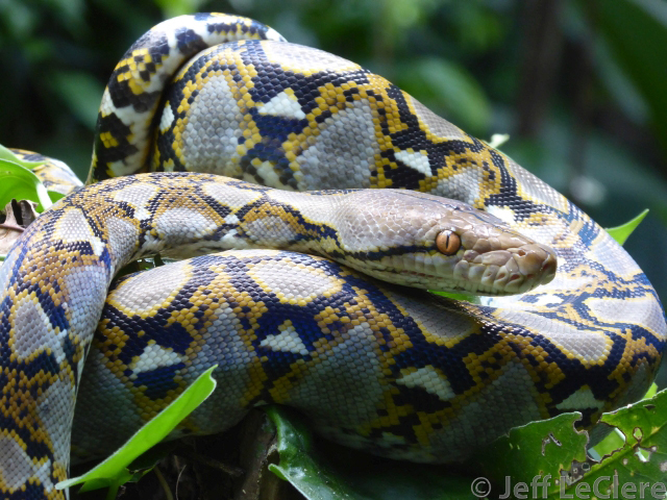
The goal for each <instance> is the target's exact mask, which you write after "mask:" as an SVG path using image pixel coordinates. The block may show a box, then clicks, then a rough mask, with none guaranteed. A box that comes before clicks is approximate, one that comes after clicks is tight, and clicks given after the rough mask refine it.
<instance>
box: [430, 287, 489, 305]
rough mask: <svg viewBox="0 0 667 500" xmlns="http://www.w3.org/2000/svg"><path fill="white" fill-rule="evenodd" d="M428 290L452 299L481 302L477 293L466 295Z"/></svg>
mask: <svg viewBox="0 0 667 500" xmlns="http://www.w3.org/2000/svg"><path fill="white" fill-rule="evenodd" d="M429 292H431V293H433V294H435V295H440V296H441V297H447V298H448V299H452V300H463V301H465V302H470V303H471V304H481V303H482V301H481V299H480V296H479V295H468V294H466V293H452V292H440V291H438V290H429Z"/></svg>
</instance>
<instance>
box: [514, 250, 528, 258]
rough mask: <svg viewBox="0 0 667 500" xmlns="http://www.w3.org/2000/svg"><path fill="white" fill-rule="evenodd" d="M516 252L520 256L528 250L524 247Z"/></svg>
mask: <svg viewBox="0 0 667 500" xmlns="http://www.w3.org/2000/svg"><path fill="white" fill-rule="evenodd" d="M516 254H517V255H518V256H519V257H524V256H525V255H526V251H525V250H523V249H520V250H519V251H518V252H517V253H516Z"/></svg>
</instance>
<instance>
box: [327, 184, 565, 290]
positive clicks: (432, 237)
mask: <svg viewBox="0 0 667 500" xmlns="http://www.w3.org/2000/svg"><path fill="white" fill-rule="evenodd" d="M349 196H350V197H352V198H355V197H359V198H360V199H358V200H354V201H353V200H350V201H351V203H349V204H345V207H343V208H342V209H341V210H340V213H339V215H338V222H337V226H338V228H339V242H340V244H341V246H342V250H343V253H344V254H346V255H347V257H343V260H344V261H345V263H346V264H348V265H350V266H351V267H354V268H356V269H358V270H360V271H362V272H364V273H366V274H369V275H371V276H373V277H376V278H379V279H382V280H383V281H389V282H393V283H397V284H400V285H407V286H413V287H418V288H426V289H431V290H441V291H449V292H466V293H473V294H479V295H510V294H517V293H524V292H527V291H529V290H532V289H533V288H535V287H536V286H538V285H541V284H545V283H548V282H550V281H551V280H552V279H553V278H554V276H555V274H556V263H557V261H556V254H555V252H554V251H553V249H551V248H550V247H548V246H547V245H544V244H542V243H539V242H536V241H534V240H533V239H531V238H528V237H526V236H524V235H522V234H521V233H519V232H517V231H516V230H514V229H513V228H511V227H510V226H509V225H508V224H506V223H505V222H503V221H501V220H500V219H498V218H497V217H495V216H493V215H491V214H489V213H487V212H483V211H481V210H477V209H475V208H473V207H471V206H470V205H467V204H465V203H462V202H459V201H455V200H447V199H444V198H440V197H436V196H432V195H429V194H424V193H415V192H408V191H400V190H388V189H385V190H377V191H365V192H361V191H359V192H352V193H349ZM350 207H354V208H350ZM362 228H364V229H362ZM336 259H338V260H341V258H340V256H339V255H337V256H336Z"/></svg>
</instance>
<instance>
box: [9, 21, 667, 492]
mask: <svg viewBox="0 0 667 500" xmlns="http://www.w3.org/2000/svg"><path fill="white" fill-rule="evenodd" d="M209 46H210V47H211V48H209V49H206V50H203V49H205V48H206V47H209ZM183 63H185V64H184V65H183ZM181 65H183V67H182V68H180V69H179V67H180V66H181ZM176 72H177V73H176ZM174 73H175V76H174V77H173V80H172V75H173V74H174ZM170 80H171V81H170ZM165 87H166V89H165ZM158 105H159V107H160V108H161V109H160V110H159V112H158ZM149 166H150V169H151V170H161V171H167V172H172V171H173V172H174V173H162V174H160V173H155V174H141V175H136V176H131V177H122V178H119V179H113V180H107V181H104V182H100V183H98V184H94V185H92V186H89V187H86V188H83V189H80V190H78V191H76V192H75V193H74V194H72V195H70V196H69V197H68V198H66V199H64V200H62V201H60V202H59V203H58V204H56V205H55V206H54V207H52V208H51V209H50V210H49V211H47V212H46V213H45V214H44V215H42V216H41V217H40V218H39V219H38V220H37V221H36V222H35V223H33V224H32V225H31V226H30V227H29V228H28V230H27V231H26V233H25V234H24V236H23V238H22V239H21V240H20V241H19V243H18V244H17V246H15V247H14V249H13V250H12V251H11V252H10V254H9V255H8V257H7V260H6V262H5V264H4V265H3V266H2V269H1V270H0V290H1V293H2V298H1V302H0V335H1V336H2V340H1V346H2V355H1V356H0V359H1V361H2V372H1V373H2V374H1V377H2V381H1V384H2V388H3V389H2V391H3V392H2V400H1V401H0V410H1V418H2V426H1V429H2V433H1V434H0V476H1V482H0V490H1V491H2V492H3V496H4V497H6V498H21V499H23V498H31V499H32V498H35V499H36V498H61V497H62V495H63V493H62V492H58V491H56V490H55V489H54V485H55V483H56V482H58V481H59V480H61V479H63V478H65V477H66V474H67V467H68V460H69V457H68V456H69V444H70V426H71V419H72V414H73V411H74V402H75V394H76V389H77V388H78V390H79V398H78V399H79V402H78V407H77V418H76V419H75V426H74V431H73V432H74V434H73V449H74V450H75V451H76V452H77V453H80V454H82V455H84V454H86V453H87V454H99V453H102V452H104V451H108V448H109V447H110V446H115V445H116V444H119V440H120V441H122V439H123V438H125V437H127V436H129V435H130V434H131V433H132V432H133V431H134V430H136V428H137V427H138V426H139V425H141V424H142V423H143V422H144V421H146V420H147V419H148V418H150V417H152V416H154V415H155V414H156V413H157V412H158V411H159V410H160V409H161V408H162V407H164V406H165V405H166V404H168V403H169V402H170V401H171V400H173V398H174V397H176V396H177V395H178V394H179V393H180V392H181V391H182V390H183V388H184V387H186V386H187V385H188V384H189V383H190V382H191V381H192V380H194V378H196V376H197V375H198V374H199V373H200V372H201V371H203V370H205V369H206V368H208V367H209V366H210V365H212V364H214V363H218V364H219V365H220V368H219V369H218V371H217V372H216V374H215V376H216V377H217V378H218V379H219V380H220V381H221V382H222V383H221V384H219V385H218V389H217V391H216V392H215V393H214V395H213V396H212V397H211V398H210V399H209V400H208V401H207V402H206V403H205V405H203V406H202V407H201V408H200V409H198V410H197V411H196V412H195V413H194V414H193V415H192V416H191V417H190V418H188V419H187V420H186V421H185V422H184V423H183V424H182V426H181V428H180V430H179V431H178V432H179V433H181V434H182V433H186V432H199V433H205V432H217V431H220V430H224V429H226V428H228V427H230V426H231V425H234V424H235V423H236V422H238V421H239V420H240V419H241V418H242V417H243V415H244V413H245V412H246V411H247V410H248V409H249V408H251V407H253V406H257V405H261V404H265V403H280V404H287V405H290V406H294V407H295V408H297V409H299V410H300V411H302V412H303V413H305V414H306V415H307V416H308V417H309V419H310V420H311V421H312V423H313V426H314V428H315V429H316V430H318V432H320V433H322V434H323V435H325V436H328V437H330V438H331V439H334V440H336V441H338V442H341V443H343V444H346V445H349V446H353V447H357V448H362V449H366V450H369V451H371V452H373V453H377V454H381V455H385V456H390V457H394V458H401V459H408V460H413V461H422V462H447V461H452V460H459V459H463V458H465V457H466V456H468V454H469V453H470V451H471V450H473V449H475V448H478V447H480V446H482V445H483V444H486V443H488V442H490V441H491V440H493V439H494V438H496V437H497V436H499V435H500V434H502V433H503V432H505V431H506V430H508V429H509V428H510V427H512V426H515V425H520V424H524V423H527V422H529V421H531V420H535V419H540V418H545V417H549V416H553V415H556V414H558V413H560V412H563V411H571V410H579V411H581V412H582V413H583V422H582V425H583V427H586V428H590V427H592V425H593V424H594V423H595V421H596V420H597V418H598V417H599V415H600V414H601V412H603V411H606V410H610V409H613V408H616V407H618V406H620V405H623V404H626V403H628V402H632V401H635V400H637V399H638V398H639V397H641V395H643V393H644V392H645V391H646V389H647V387H648V385H649V383H650V381H651V380H652V378H653V375H654V374H655V371H656V369H657V366H658V363H659V360H660V356H661V352H662V350H663V347H664V344H665V338H666V335H667V327H666V325H665V317H664V313H663V310H662V307H661V305H660V302H659V301H658V298H657V296H656V293H655V291H654V289H653V288H652V287H651V285H650V283H649V282H648V280H647V279H646V277H645V275H644V274H643V273H642V271H641V270H640V269H639V268H638V266H637V265H636V264H635V262H634V261H633V260H632V259H631V258H630V257H629V256H628V255H627V254H626V253H625V251H624V250H623V249H622V248H621V247H620V246H619V245H617V244H616V243H615V242H614V241H613V240H612V239H611V238H610V237H609V236H608V235H607V233H606V232H605V231H604V230H602V229H601V228H600V227H599V226H598V225H597V224H596V223H595V222H593V221H592V220H591V219H590V218H589V217H588V216H586V215H585V214H584V213H582V212H581V211H580V210H579V209H578V208H576V207H575V206H574V205H572V204H571V203H569V202H568V201H567V200H566V199H565V198H564V197H563V196H562V195H560V194H559V193H557V192H556V191H555V190H553V189H552V188H550V187H549V186H547V185H546V184H544V183H543V182H542V181H540V180H539V179H537V178H535V177H534V176H533V175H531V174H530V173H528V172H526V171H525V170H523V169H522V168H521V167H519V166H518V165H517V164H516V163H514V162H513V161H512V160H510V159H509V158H507V157H506V156H504V155H503V154H502V153H500V152H498V151H496V150H494V149H493V148H491V147H489V146H488V145H486V144H485V143H483V142H481V141H479V140H477V139H475V138H473V137H471V136H469V135H467V134H466V133H464V132H463V131H461V130H460V129H458V128H457V127H455V126H454V125H452V124H450V123H448V122H447V121H445V120H443V119H442V118H439V117H438V116H436V115H435V114H433V113H432V112H431V111H429V110H428V109H426V108H425V107H424V106H423V105H421V104H420V103H419V102H417V101H416V100H415V99H413V98H412V97H410V96H409V95H407V94H405V93H404V92H402V91H401V90H400V89H398V88H397V87H396V86H394V85H392V84H391V83H389V82H387V81H386V80H384V79H383V78H381V77H379V76H377V75H374V74H372V73H369V72H368V71H366V70H363V69H362V68H360V67H359V66H357V65H356V64H353V63H351V62H349V61H346V60H344V59H341V58H339V57H336V56H333V55H331V54H327V53H324V52H321V51H318V50H314V49H310V48H307V47H301V46H297V45H291V44H288V43H287V42H284V41H283V40H282V38H281V37H280V36H279V35H278V34H277V33H276V32H275V31H273V30H271V29H270V28H267V27H265V26H263V25H261V24H259V23H257V22H255V21H251V20H248V19H244V18H239V17H236V16H226V15H220V14H200V15H197V16H184V17H180V18H176V19H173V20H170V21H167V22H165V23H162V24H160V25H158V26H157V27H155V28H153V29H152V30H151V31H149V32H148V33H147V34H146V35H144V36H143V37H142V38H141V39H140V40H139V41H138V42H137V43H136V44H135V45H133V47H131V48H130V50H129V51H128V53H127V54H126V55H125V56H124V58H123V59H122V60H121V62H120V63H119V64H118V66H117V67H116V69H115V70H114V73H113V75H112V77H111V80H110V82H109V85H108V87H107V90H106V91H105V94H104V97H103V100H102V105H101V107H100V114H99V118H98V134H97V139H96V142H95V151H94V155H93V165H92V167H91V174H90V178H89V180H91V181H99V180H102V179H106V178H108V177H111V176H118V175H128V174H135V173H137V172H140V171H146V170H148V169H149ZM179 171H197V172H208V173H209V174H220V175H225V176H230V177H236V178H242V179H245V180H249V181H252V182H259V183H261V184H264V185H266V186H271V187H274V188H285V189H291V190H299V191H302V190H310V189H325V188H338V189H342V190H339V191H332V192H312V193H293V192H288V191H279V190H275V189H269V188H267V187H258V186H253V185H250V184H247V183H245V182H241V181H238V180H231V179H227V178H221V177H217V176H215V175H209V174H206V173H203V174H194V173H182V172H181V173H179ZM351 187H382V188H387V187H389V188H408V189H412V190H417V191H425V192H429V193H431V194H430V195H429V194H422V193H415V192H409V191H394V190H390V191H354V190H346V188H351ZM432 195H435V196H432ZM438 197H445V198H455V199H458V200H461V201H463V202H465V203H460V202H456V201H449V200H445V199H442V198H438ZM466 204H469V205H471V206H473V207H475V208H477V209H483V210H484V211H486V212H487V213H484V212H479V211H477V210H474V209H473V208H471V207H470V206H468V205H466ZM489 214H491V215H489ZM498 219H501V220H502V221H504V222H501V220H498ZM261 247H264V248H266V247H269V248H281V249H284V250H290V252H285V251H282V252H279V251H269V250H251V249H250V250H249V248H261ZM229 248H236V249H238V250H236V251H232V252H226V253H224V254H218V255H210V256H202V257H198V258H195V259H192V260H186V261H182V262H178V263H175V264H171V265H168V266H164V267H162V268H158V269H155V270H153V271H150V272H147V273H144V274H141V275H137V276H130V277H126V278H123V279H121V280H120V281H119V282H118V283H117V284H116V285H114V288H113V291H112V292H111V294H110V295H109V297H108V298H107V299H106V305H105V304H104V302H105V297H106V295H107V288H108V286H109V284H110V283H111V280H112V277H113V274H114V273H115V272H116V271H117V270H118V268H119V267H120V266H121V265H123V263H125V262H127V261H128V260H130V259H133V258H137V257H140V256H144V255H149V254H153V253H155V252H163V253H167V254H169V253H171V254H173V255H179V256H182V255H188V254H189V255H192V254H193V253H200V252H201V253H203V252H210V251H213V250H216V249H229ZM551 248H553V251H552V250H551ZM295 251H297V252H307V253H319V254H320V255H322V256H323V257H326V258H322V257H313V256H309V255H304V254H303V253H295ZM554 252H555V254H554ZM556 257H557V259H558V270H557V272H556V274H555V278H554V276H553V274H554V269H555V260H556ZM329 259H334V260H336V261H337V262H338V263H334V262H332V260H329ZM341 264H343V265H345V266H349V267H352V268H355V269H357V270H359V271H361V272H364V273H366V274H369V275H372V276H375V277H376V278H380V279H382V280H390V281H392V282H394V283H399V284H408V285H411V286H417V287H422V288H436V289H449V290H467V291H472V292H475V290H479V292H480V293H482V294H499V295H502V294H505V293H519V295H513V296H507V297H493V298H484V299H483V300H482V304H480V305H475V304H469V303H466V302H455V301H452V300H449V299H445V298H442V297H437V296H434V295H432V294H429V293H428V292H426V291H420V290H417V291H415V290H414V289H406V288H403V287H401V286H396V285H389V284H385V283H381V282H379V281H376V280H374V279H371V278H366V277H363V275H360V274H358V273H357V272H355V271H350V270H349V269H348V268H347V267H342V265H341ZM552 278H553V280H552V281H550V280H551V279H552ZM549 281H550V282H549ZM540 283H543V284H541V285H540ZM546 283H548V284H546ZM537 285H540V286H537ZM535 287H536V288H535ZM103 309H104V311H103ZM100 317H102V320H101V321H100V323H99V327H98V336H97V337H96V338H95V341H94V342H93V347H92V351H91V354H90V356H89V359H88V362H87V363H86V369H85V375H84V377H83V378H82V379H81V381H80V383H79V379H80V375H81V373H82V368H83V363H84V358H85V354H86V351H87V350H88V346H89V344H90V342H91V337H92V335H93V330H94V329H95V325H96V324H97V321H98V318H100ZM491 413H492V414H493V418H489V415H490V414H491ZM105 429H108V432H107V431H106V430H105Z"/></svg>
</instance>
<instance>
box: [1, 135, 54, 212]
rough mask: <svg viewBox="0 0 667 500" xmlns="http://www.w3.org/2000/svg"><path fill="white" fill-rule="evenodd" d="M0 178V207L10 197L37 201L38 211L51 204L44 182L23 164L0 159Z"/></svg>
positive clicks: (7, 201) (8, 200)
mask: <svg viewBox="0 0 667 500" xmlns="http://www.w3.org/2000/svg"><path fill="white" fill-rule="evenodd" d="M3 149H4V148H3ZM5 151H8V150H5ZM10 153H11V152H10ZM23 163H27V162H23ZM0 178H2V182H0V207H4V206H6V205H7V203H9V202H10V201H11V200H12V198H14V199H17V200H31V201H36V202H38V203H39V204H38V206H37V211H38V212H43V211H44V209H46V208H48V207H50V206H51V205H52V203H51V199H50V198H49V194H48V192H47V191H46V188H45V187H44V184H42V182H41V181H40V180H39V178H38V177H37V176H36V175H35V174H34V173H33V172H32V171H30V170H29V169H28V168H26V167H24V166H23V165H21V164H19V163H17V162H15V161H12V160H8V159H5V158H3V159H0Z"/></svg>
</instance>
